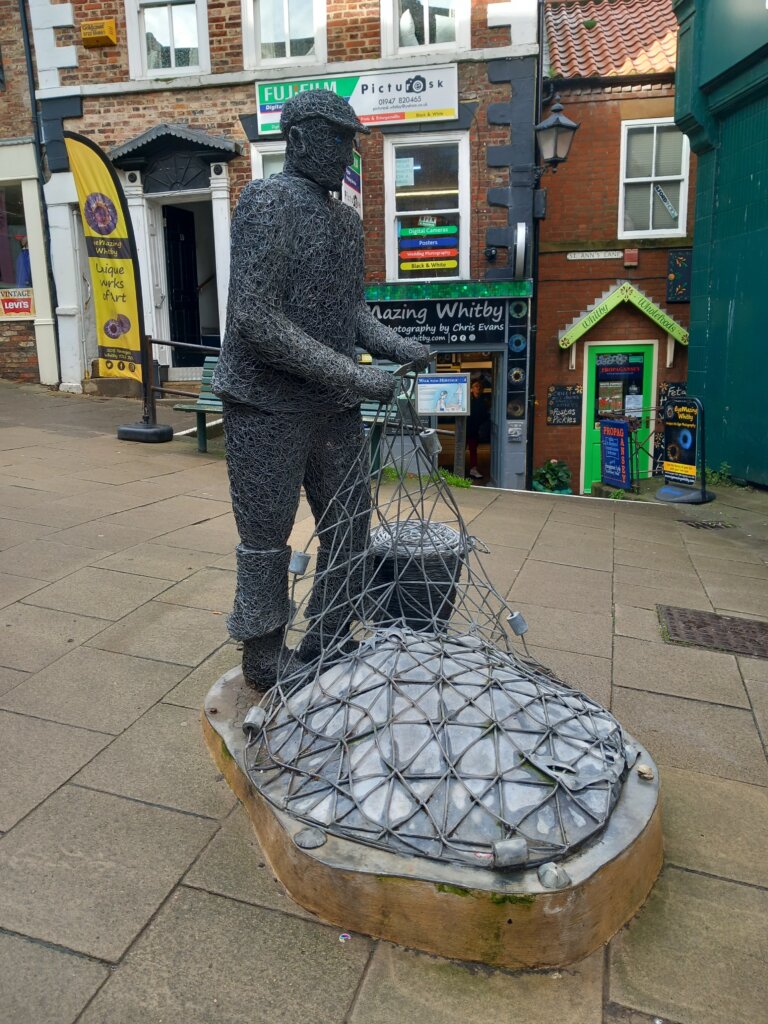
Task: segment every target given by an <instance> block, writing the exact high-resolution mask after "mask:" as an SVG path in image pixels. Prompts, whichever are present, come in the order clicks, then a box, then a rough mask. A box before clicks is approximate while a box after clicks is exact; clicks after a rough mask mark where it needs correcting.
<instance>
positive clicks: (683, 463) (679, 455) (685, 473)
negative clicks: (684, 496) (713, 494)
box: [664, 399, 699, 487]
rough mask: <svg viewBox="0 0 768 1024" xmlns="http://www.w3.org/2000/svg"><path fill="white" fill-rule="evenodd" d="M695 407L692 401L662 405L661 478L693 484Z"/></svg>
mask: <svg viewBox="0 0 768 1024" xmlns="http://www.w3.org/2000/svg"><path fill="white" fill-rule="evenodd" d="M698 421H699V410H698V408H697V407H696V405H695V404H694V403H693V402H686V401H685V399H681V400H680V401H670V402H668V403H667V405H666V406H665V408H664V480H665V482H666V483H668V484H683V485H684V486H688V487H695V486H696V466H697V458H698V425H699V423H698Z"/></svg>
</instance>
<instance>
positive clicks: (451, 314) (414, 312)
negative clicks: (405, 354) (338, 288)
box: [369, 298, 507, 351]
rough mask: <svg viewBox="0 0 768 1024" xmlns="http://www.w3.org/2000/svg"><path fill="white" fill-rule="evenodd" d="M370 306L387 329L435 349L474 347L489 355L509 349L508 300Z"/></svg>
mask: <svg viewBox="0 0 768 1024" xmlns="http://www.w3.org/2000/svg"><path fill="white" fill-rule="evenodd" d="M369 305H370V307H371V312H372V313H373V315H374V316H375V317H376V319H377V320H380V321H381V322H382V323H383V324H386V325H387V327H391V328H392V330H393V331H397V333H398V334H401V335H402V336H403V337H405V338H413V339H414V340H415V341H420V342H421V343H422V344H423V345H429V346H430V348H433V349H439V348H442V349H445V348H450V347H451V346H452V345H470V346H472V347H474V348H477V349H479V350H480V351H488V350H490V349H493V348H495V349H499V348H503V347H504V346H505V345H506V340H507V300H506V299H492V298H487V299H443V300H435V301H430V300H424V301H396V302H372V303H369Z"/></svg>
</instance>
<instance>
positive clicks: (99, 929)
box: [0, 786, 216, 1024]
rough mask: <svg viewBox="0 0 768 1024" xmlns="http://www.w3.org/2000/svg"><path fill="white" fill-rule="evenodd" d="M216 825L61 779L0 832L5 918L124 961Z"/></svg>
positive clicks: (46, 937) (1, 920) (0, 915)
mask: <svg viewBox="0 0 768 1024" xmlns="http://www.w3.org/2000/svg"><path fill="white" fill-rule="evenodd" d="M215 828H216V825H215V823H214V822H211V821H207V820H206V819H204V818H198V817H194V816H192V815H189V814H179V813H178V812H177V811H170V810H165V809H164V808H160V807H148V806H147V805H146V804H140V803H136V802H135V801H132V800H123V799H121V798H120V797H116V796H112V795H111V794H109V793H97V792H95V791H93V790H88V789H81V788H79V787H77V786H65V787H64V788H63V789H60V790H59V791H58V792H57V793H54V794H53V795H52V796H51V797H49V799H48V800H46V801H45V803H44V804H42V806H40V807H38V808H37V810H35V811H34V812H33V813H32V814H30V815H29V816H28V817H27V818H25V820H24V821H22V822H19V824H18V825H17V826H16V827H15V828H14V829H13V831H12V832H9V833H8V834H7V835H5V836H3V837H2V839H0V927H2V928H6V929H8V930H10V931H15V932H21V933H23V934H25V935H29V936H31V937H33V938H37V939H42V940H43V941H45V942H52V943H55V944H56V945H60V946H66V947H68V948H69V949H73V950H77V951H78V952H81V953H87V954H89V955H90V956H95V957H99V958H101V959H104V960H110V961H115V960H118V959H119V958H120V957H121V956H122V955H123V953H124V952H125V950H126V949H127V948H128V946H129V945H130V944H131V942H133V940H134V939H135V937H136V935H137V934H138V933H139V932H140V931H141V929H142V928H143V927H144V926H145V925H146V923H147V921H148V920H149V919H150V918H151V917H152V915H153V914H154V913H155V911H156V910H157V908H158V907H159V906H160V904H161V903H162V902H163V900H164V899H165V898H166V896H167V895H168V893H169V892H170V891H171V889H172V888H173V886H174V885H175V884H176V882H177V880H178V878H179V877H180V876H181V875H182V874H183V873H184V872H185V871H186V870H187V868H188V867H189V865H190V864H191V863H192V861H193V860H194V858H195V857H196V856H197V854H198V853H199V852H200V850H201V849H202V848H203V846H205V844H206V843H207V842H208V840H209V839H210V837H211V835H212V834H213V832H214V831H215ZM204 945H205V944H204ZM116 1021H121V1024H123V1018H121V1017H120V1015H119V1014H117V1015H116V1016H114V1017H113V1018H112V1021H111V1024H115V1022H116Z"/></svg>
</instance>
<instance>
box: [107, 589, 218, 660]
mask: <svg viewBox="0 0 768 1024" xmlns="http://www.w3.org/2000/svg"><path fill="white" fill-rule="evenodd" d="M226 639H227V630H226V623H225V619H224V616H221V615H216V614H215V613H214V612H209V611H203V610H201V609H199V608H181V607H179V606H177V605H172V604H162V603H160V602H159V601H150V602H148V603H147V604H145V605H143V606H142V607H141V608H137V609H136V611H135V612H131V613H130V615H126V617H125V618H124V619H122V620H121V621H120V622H117V623H115V624H114V625H112V626H109V627H108V628H107V629H105V630H104V631H103V632H102V633H101V634H100V635H99V636H98V637H96V639H95V640H94V641H93V642H92V643H91V644H89V646H91V647H99V648H100V649H101V650H105V651H115V652H116V653H118V654H132V655H135V656H137V657H140V658H141V657H145V658H154V659H156V660H157V661H170V662H173V663H174V664H176V665H190V666H192V667H194V666H195V665H199V664H200V662H201V661H202V660H203V658H205V657H207V656H208V655H209V654H210V653H211V651H213V650H215V649H216V648H217V647H219V646H220V645H221V644H222V643H223V642H224V641H225V640H226Z"/></svg>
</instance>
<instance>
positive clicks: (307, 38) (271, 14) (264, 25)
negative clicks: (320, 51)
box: [256, 0, 315, 60]
mask: <svg viewBox="0 0 768 1024" xmlns="http://www.w3.org/2000/svg"><path fill="white" fill-rule="evenodd" d="M314 6H315V4H314V0H256V11H257V14H258V18H259V43H260V49H261V60H276V59H279V58H281V57H293V58H296V57H308V56H311V55H313V54H314V51H315V11H314Z"/></svg>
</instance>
